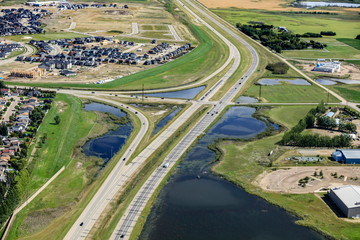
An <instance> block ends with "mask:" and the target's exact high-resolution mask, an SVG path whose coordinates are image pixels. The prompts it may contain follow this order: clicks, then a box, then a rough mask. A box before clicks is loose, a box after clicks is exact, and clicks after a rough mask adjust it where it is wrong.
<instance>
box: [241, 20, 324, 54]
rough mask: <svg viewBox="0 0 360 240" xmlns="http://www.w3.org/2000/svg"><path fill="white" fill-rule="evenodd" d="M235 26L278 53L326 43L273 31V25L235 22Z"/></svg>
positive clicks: (320, 46) (321, 45) (319, 47)
mask: <svg viewBox="0 0 360 240" xmlns="http://www.w3.org/2000/svg"><path fill="white" fill-rule="evenodd" d="M236 27H237V28H238V29H239V30H240V31H242V32H243V33H245V34H246V35H248V36H250V37H251V38H253V39H255V40H258V41H260V42H261V44H262V45H264V46H266V47H269V48H270V49H272V50H274V51H276V52H278V53H281V52H282V50H294V49H305V48H309V47H311V48H317V49H322V48H324V47H326V44H322V43H320V42H315V41H310V42H307V41H304V40H302V39H301V38H300V37H299V36H297V35H296V34H294V33H290V32H285V31H282V32H277V31H274V26H273V25H266V24H255V25H242V24H239V23H237V24H236Z"/></svg>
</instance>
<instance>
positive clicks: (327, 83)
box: [316, 79, 336, 85]
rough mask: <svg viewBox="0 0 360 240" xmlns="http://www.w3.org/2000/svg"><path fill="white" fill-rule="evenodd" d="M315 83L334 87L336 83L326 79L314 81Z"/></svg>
mask: <svg viewBox="0 0 360 240" xmlns="http://www.w3.org/2000/svg"><path fill="white" fill-rule="evenodd" d="M316 81H317V82H318V83H320V84H322V85H335V84H336V82H335V81H332V80H328V79H316Z"/></svg>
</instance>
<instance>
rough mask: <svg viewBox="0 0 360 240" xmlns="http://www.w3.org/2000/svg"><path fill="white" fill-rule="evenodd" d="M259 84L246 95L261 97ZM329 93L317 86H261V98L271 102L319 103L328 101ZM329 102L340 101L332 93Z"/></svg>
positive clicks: (252, 87)
mask: <svg viewBox="0 0 360 240" xmlns="http://www.w3.org/2000/svg"><path fill="white" fill-rule="evenodd" d="M259 88H260V87H259V86H258V85H253V86H251V87H250V88H249V90H248V91H247V92H246V94H245V95H247V96H251V97H259ZM327 97H328V94H327V92H325V91H324V90H323V89H320V88H319V87H317V86H313V85H312V86H297V85H290V84H282V85H276V86H264V85H263V86H261V98H262V99H263V100H264V102H271V103H319V102H321V101H324V102H327ZM329 102H339V100H338V99H337V98H335V97H333V96H332V95H330V96H329Z"/></svg>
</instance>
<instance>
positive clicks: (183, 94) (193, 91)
mask: <svg viewBox="0 0 360 240" xmlns="http://www.w3.org/2000/svg"><path fill="white" fill-rule="evenodd" d="M204 88H205V86H200V87H196V88H190V89H186V90H180V91H174V92H162V93H145V95H146V96H149V97H163V98H184V99H193V98H195V97H196V95H198V94H199V92H201V91H202V90H203V89H204Z"/></svg>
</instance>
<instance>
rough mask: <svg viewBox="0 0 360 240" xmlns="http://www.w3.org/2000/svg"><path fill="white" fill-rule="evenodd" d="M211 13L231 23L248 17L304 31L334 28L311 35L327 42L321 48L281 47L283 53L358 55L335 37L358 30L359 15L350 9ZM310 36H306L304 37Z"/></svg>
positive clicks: (244, 21) (299, 55)
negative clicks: (331, 12)
mask: <svg viewBox="0 0 360 240" xmlns="http://www.w3.org/2000/svg"><path fill="white" fill-rule="evenodd" d="M212 11H213V12H214V13H216V14H217V15H219V16H220V17H222V18H224V19H225V20H227V21H229V22H230V23H232V24H234V25H235V24H236V23H241V24H249V22H251V21H253V22H254V21H255V22H263V23H265V24H272V25H274V26H285V27H287V28H288V29H289V30H291V31H292V32H294V33H298V34H303V33H306V32H314V33H320V32H321V31H334V32H336V36H333V37H323V38H316V39H313V40H315V41H321V42H324V43H326V44H327V45H328V47H327V48H325V49H322V50H316V49H307V50H294V51H283V53H282V55H283V56H284V57H289V58H290V57H291V58H305V59H315V58H345V59H356V58H360V51H359V50H358V49H354V48H353V45H350V44H349V45H345V44H343V43H342V42H339V41H337V40H336V39H353V38H355V37H356V35H357V34H358V33H357V32H359V31H360V24H359V21H360V15H358V14H353V13H350V14H349V13H347V14H345V13H340V14H339V15H325V14H322V15H320V14H316V15H315V14H294V13H289V12H288V13H286V12H280V11H262V10H241V9H236V8H233V9H213V10H212ZM305 40H308V41H309V40H310V39H307V38H306V39H305Z"/></svg>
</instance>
